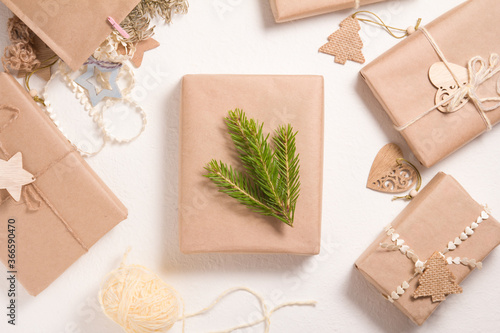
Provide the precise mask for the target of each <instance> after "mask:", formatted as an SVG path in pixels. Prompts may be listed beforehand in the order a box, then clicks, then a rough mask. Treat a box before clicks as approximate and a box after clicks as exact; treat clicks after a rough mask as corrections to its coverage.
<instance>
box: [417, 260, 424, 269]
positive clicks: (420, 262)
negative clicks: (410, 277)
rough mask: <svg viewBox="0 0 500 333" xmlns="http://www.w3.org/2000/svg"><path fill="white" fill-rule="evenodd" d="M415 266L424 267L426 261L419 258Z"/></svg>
mask: <svg viewBox="0 0 500 333" xmlns="http://www.w3.org/2000/svg"><path fill="white" fill-rule="evenodd" d="M415 267H417V268H422V267H424V263H423V262H422V261H420V260H418V259H417V262H415Z"/></svg>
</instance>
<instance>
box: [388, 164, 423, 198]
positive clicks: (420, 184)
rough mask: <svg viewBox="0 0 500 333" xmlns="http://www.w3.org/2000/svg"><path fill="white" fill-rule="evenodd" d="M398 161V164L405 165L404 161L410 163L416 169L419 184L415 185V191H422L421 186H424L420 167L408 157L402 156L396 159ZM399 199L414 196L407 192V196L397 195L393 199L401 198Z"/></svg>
mask: <svg viewBox="0 0 500 333" xmlns="http://www.w3.org/2000/svg"><path fill="white" fill-rule="evenodd" d="M396 163H397V164H398V166H401V165H403V163H405V164H408V165H409V166H410V167H411V168H412V169H413V170H415V174H416V175H417V186H416V187H415V191H417V192H418V191H420V188H421V187H422V175H421V174H420V171H418V168H417V167H416V166H415V165H414V164H413V163H411V162H410V161H408V160H407V159H405V158H402V157H400V158H398V159H396ZM399 199H403V200H412V199H413V197H412V196H411V195H410V194H407V195H405V196H399V197H398V196H395V197H393V198H392V201H395V200H399Z"/></svg>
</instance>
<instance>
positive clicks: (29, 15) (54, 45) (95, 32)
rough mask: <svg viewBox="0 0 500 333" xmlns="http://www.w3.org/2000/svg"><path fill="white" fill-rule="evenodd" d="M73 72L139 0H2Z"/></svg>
mask: <svg viewBox="0 0 500 333" xmlns="http://www.w3.org/2000/svg"><path fill="white" fill-rule="evenodd" d="M1 1H2V2H3V3H4V4H5V5H6V6H7V7H9V9H10V10H11V11H12V12H13V13H14V14H15V15H16V16H18V17H19V18H20V19H21V20H22V21H23V22H24V23H26V25H27V26H28V27H29V28H30V29H31V30H33V32H34V33H35V34H36V35H37V36H38V37H40V38H41V39H42V40H43V41H44V42H45V43H46V44H47V45H48V46H49V47H50V48H51V49H52V50H53V51H54V52H55V53H56V54H57V55H58V56H59V57H60V58H61V59H62V60H64V62H66V64H67V65H68V66H69V67H71V69H72V70H77V69H78V68H80V67H81V66H82V65H83V63H84V62H85V61H86V60H87V59H88V58H89V56H90V55H91V54H92V53H94V51H95V50H96V49H97V48H98V47H99V45H100V44H101V43H102V42H103V41H104V40H105V39H106V37H107V36H108V35H109V34H110V33H111V31H112V27H111V24H109V22H108V21H107V17H108V16H111V17H113V18H114V19H115V21H116V22H121V21H122V20H123V19H124V18H125V17H126V16H127V15H128V14H129V13H130V12H131V11H132V9H134V7H135V6H136V5H137V4H138V3H139V1H140V0H78V1H76V0H1Z"/></svg>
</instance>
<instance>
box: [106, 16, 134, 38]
mask: <svg viewBox="0 0 500 333" xmlns="http://www.w3.org/2000/svg"><path fill="white" fill-rule="evenodd" d="M108 21H109V23H111V25H112V26H113V28H115V29H116V30H118V32H119V33H120V35H122V36H123V37H125V38H127V39H128V38H130V35H129V34H128V33H127V32H126V31H125V30H123V28H122V27H120V25H119V24H118V23H116V21H115V20H114V19H113V18H112V17H111V16H108Z"/></svg>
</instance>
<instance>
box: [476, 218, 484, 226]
mask: <svg viewBox="0 0 500 333" xmlns="http://www.w3.org/2000/svg"><path fill="white" fill-rule="evenodd" d="M482 222H483V218H482V217H481V216H479V217H478V218H477V220H476V223H477V224H481V223H482Z"/></svg>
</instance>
